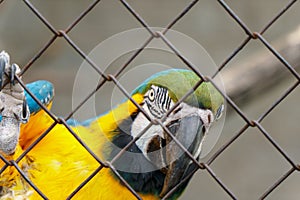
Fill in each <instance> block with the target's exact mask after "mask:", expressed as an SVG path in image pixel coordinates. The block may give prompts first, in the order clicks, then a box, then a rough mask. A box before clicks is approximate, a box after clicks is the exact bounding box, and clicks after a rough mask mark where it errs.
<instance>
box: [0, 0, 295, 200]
mask: <svg viewBox="0 0 300 200" xmlns="http://www.w3.org/2000/svg"><path fill="white" fill-rule="evenodd" d="M2 2H3V1H0V6H1V3H2ZM23 2H24V3H25V5H26V6H27V7H28V8H29V9H30V10H31V11H32V13H34V15H35V16H36V17H37V18H38V19H39V20H40V21H41V22H42V23H43V24H44V25H45V26H46V27H47V28H48V29H49V30H50V31H51V33H52V35H51V37H49V41H48V42H47V43H46V44H45V45H44V46H43V47H42V48H41V49H40V51H39V52H37V53H36V55H34V56H33V57H32V59H31V60H30V61H29V62H28V63H27V64H26V65H24V66H23V67H22V72H21V75H23V74H25V73H26V72H27V70H28V69H30V68H31V66H32V64H33V63H35V62H36V61H37V60H38V59H39V58H40V57H41V55H43V54H44V53H46V52H47V49H48V48H49V47H50V46H51V45H53V43H54V41H56V40H57V39H58V38H63V39H65V40H66V42H67V43H68V44H69V45H70V46H71V47H72V48H73V49H74V50H75V51H76V52H77V53H78V55H79V56H81V57H82V58H83V59H84V60H85V61H87V62H88V64H89V65H90V67H91V68H93V69H94V70H95V72H97V73H98V74H99V76H100V77H102V78H103V79H102V81H101V82H100V83H98V85H95V89H94V90H93V91H92V92H91V93H90V94H89V95H87V96H86V97H85V98H84V100H82V102H81V103H79V104H78V105H77V106H76V107H75V108H74V109H73V110H72V111H71V112H70V113H68V114H67V115H66V116H67V117H65V118H64V119H63V118H59V117H57V116H55V114H53V113H52V112H51V111H50V110H48V109H47V108H46V107H45V106H44V105H43V104H42V103H41V102H40V101H39V100H38V99H37V98H36V97H35V96H34V95H33V94H32V93H31V92H30V91H29V90H28V88H26V85H25V84H24V83H23V82H22V80H21V79H20V78H19V77H16V79H17V81H18V82H19V83H20V84H21V85H22V87H23V88H24V89H25V90H26V91H27V92H28V93H29V95H30V96H32V98H34V100H35V101H36V102H38V104H39V105H40V106H41V108H42V109H43V110H45V111H46V113H47V114H48V115H49V116H50V117H51V118H52V119H53V120H54V123H53V124H52V125H51V126H50V127H49V128H48V129H47V130H46V131H45V132H44V133H43V134H42V135H41V136H40V137H39V138H38V139H37V140H36V141H35V142H33V143H32V144H31V145H30V146H29V147H28V148H27V149H26V150H25V151H24V153H23V154H22V155H21V156H20V157H19V158H17V159H16V160H15V161H14V160H6V159H5V158H4V157H3V156H1V155H0V158H1V160H2V161H3V162H4V163H5V165H4V166H3V168H2V169H1V170H0V173H3V171H4V170H5V169H6V168H7V167H8V166H14V167H15V168H16V169H17V171H18V172H19V173H20V175H21V176H22V177H23V178H24V179H25V181H26V182H28V183H29V184H30V186H31V187H32V188H33V189H34V190H35V191H36V192H37V193H38V194H39V195H40V196H41V197H42V198H44V199H47V196H46V195H45V194H43V192H42V191H40V190H39V188H38V187H37V186H35V184H34V183H33V182H32V181H31V180H30V179H29V178H28V177H27V175H26V173H24V172H22V169H21V168H20V167H19V166H18V162H20V160H21V159H22V158H24V156H26V154H27V153H28V152H30V151H31V150H32V149H33V148H34V147H35V146H36V145H37V144H38V143H39V142H40V141H41V140H43V138H44V137H45V136H46V135H47V134H48V133H49V132H50V131H51V130H52V129H53V128H54V127H55V126H56V125H57V124H62V125H64V126H65V127H66V128H67V130H68V131H69V132H70V134H72V135H73V136H74V138H75V139H76V140H77V141H78V142H79V143H80V144H81V145H82V146H83V147H84V148H85V149H86V150H87V152H89V153H90V154H91V155H92V156H93V157H94V158H95V160H97V162H98V163H99V167H98V168H97V169H96V170H95V171H94V172H93V173H92V174H91V175H90V176H89V177H87V178H86V180H85V181H83V182H82V184H80V185H78V187H77V188H76V189H75V190H74V191H73V192H72V193H71V194H69V197H68V199H72V197H73V196H75V195H76V193H77V192H78V191H80V190H81V189H82V188H83V187H84V186H85V185H86V184H87V183H88V182H89V181H90V180H91V179H93V177H94V176H95V175H97V173H99V172H101V170H102V169H103V168H110V169H111V171H112V172H113V173H114V174H115V175H116V176H117V177H118V178H119V180H120V181H121V182H122V183H123V185H124V186H125V187H126V188H127V189H128V190H129V191H130V192H131V193H132V194H133V195H134V196H135V197H136V198H137V199H142V198H141V197H140V196H139V194H138V193H137V192H136V191H135V190H134V189H133V188H132V187H131V186H130V184H129V183H127V182H126V180H125V179H124V178H123V177H122V176H121V175H120V174H119V173H118V171H117V170H116V169H115V167H114V162H115V161H116V160H118V159H119V157H121V156H122V154H123V153H124V152H125V151H126V149H127V148H129V147H130V146H131V145H132V144H133V143H134V142H135V141H136V140H137V139H138V137H137V138H135V139H134V140H132V141H131V142H130V143H129V144H128V145H127V146H126V147H125V148H124V149H123V150H122V151H120V152H119V153H118V154H117V155H116V156H115V157H114V158H113V159H112V160H111V161H104V160H101V159H99V158H98V157H97V156H96V155H95V154H94V153H93V152H92V150H90V149H89V147H88V145H87V144H85V143H84V142H83V141H82V140H81V139H80V137H78V136H77V135H76V133H75V132H74V131H73V130H72V128H71V127H70V126H69V125H68V124H67V123H66V120H68V119H70V118H71V117H72V116H73V115H74V113H76V112H77V111H78V110H79V109H80V108H81V107H82V106H83V105H84V104H86V103H87V101H88V100H89V99H90V98H91V97H92V96H93V95H94V94H95V93H96V92H97V91H98V90H99V89H100V88H101V87H102V86H103V85H105V84H106V83H107V82H112V83H114V84H115V85H116V87H118V88H119V89H120V91H121V92H122V93H123V94H124V95H125V96H126V97H127V98H128V99H130V101H132V102H133V103H134V104H135V106H136V107H137V108H138V109H139V110H140V111H141V112H143V113H144V115H145V116H146V117H147V118H148V119H149V121H151V123H150V124H149V126H148V127H147V128H146V129H145V130H143V131H142V132H141V133H140V134H139V136H141V135H142V134H144V133H145V132H146V130H147V129H148V128H149V127H150V126H151V125H152V124H159V125H160V126H162V127H163V129H164V130H165V131H166V132H167V133H168V134H169V135H170V136H171V137H173V139H174V140H175V142H176V143H177V144H178V145H179V146H180V147H181V148H182V149H183V150H184V151H185V152H186V154H187V155H188V156H189V157H190V159H191V161H192V162H194V163H195V165H196V166H197V168H196V169H195V170H193V171H192V172H191V173H190V175H188V176H187V177H186V178H185V179H183V180H182V181H181V182H180V183H178V184H177V185H176V186H175V187H174V188H173V189H172V190H170V191H169V192H168V193H167V194H166V195H165V196H164V197H163V199H167V198H168V197H169V196H170V195H171V194H172V193H173V192H174V191H175V190H176V189H177V188H178V187H180V185H182V184H184V183H185V181H186V180H188V179H189V177H191V176H192V175H193V174H194V173H195V172H196V171H197V170H202V171H206V173H207V174H209V175H210V176H211V177H212V179H213V180H215V182H216V183H217V184H218V185H220V187H221V188H222V189H223V190H224V191H225V192H226V194H228V196H229V197H230V198H232V199H238V198H237V195H236V194H235V193H234V192H233V191H232V190H231V189H230V187H229V186H228V185H226V184H225V183H223V182H222V180H221V179H220V178H219V177H218V174H217V173H216V172H214V171H213V169H212V168H211V167H210V165H211V164H212V163H214V162H215V160H216V159H217V158H218V157H219V156H220V155H221V154H222V153H223V152H224V151H225V150H226V149H227V148H229V147H230V146H231V144H233V142H234V141H236V140H237V139H238V138H239V137H240V136H241V135H243V134H244V133H245V132H246V131H247V130H248V129H257V130H258V131H259V132H260V133H261V134H262V135H263V136H264V137H265V138H266V139H267V140H268V142H269V143H270V144H272V145H273V146H274V150H276V151H278V152H279V153H280V154H281V156H282V157H283V158H284V159H285V160H286V162H288V163H289V164H290V169H289V170H288V171H287V172H286V173H285V174H284V175H283V176H282V177H280V178H279V179H278V180H277V181H275V182H274V183H273V184H272V185H270V186H269V187H268V188H267V189H265V191H264V192H263V193H262V194H261V196H260V199H264V198H266V197H267V196H269V195H270V194H271V193H272V192H273V191H274V190H275V189H276V188H277V187H278V186H279V185H281V184H282V183H283V182H284V181H285V180H286V179H287V178H288V177H289V176H291V174H293V173H295V172H296V171H299V169H300V167H299V165H298V164H297V162H296V161H294V160H293V159H292V158H291V157H290V156H289V155H288V153H286V152H285V150H284V148H282V147H281V146H280V145H279V144H278V143H277V142H276V140H274V139H273V138H272V136H271V135H270V134H269V133H268V131H266V130H265V129H264V127H263V125H262V121H263V120H264V119H265V118H266V117H267V116H268V115H269V114H270V113H272V111H273V110H274V109H275V108H276V107H277V106H278V105H279V104H280V103H281V102H282V101H283V100H284V99H285V98H287V97H288V96H289V95H290V94H291V93H293V91H295V89H296V88H297V87H298V85H299V80H300V76H299V74H298V72H297V71H296V70H295V69H294V67H293V66H292V65H290V64H289V62H288V61H287V60H286V59H285V58H284V57H283V56H282V55H280V53H278V51H277V50H276V49H275V48H274V47H273V46H272V45H271V44H270V43H269V42H268V41H267V40H266V39H265V38H264V36H263V35H264V33H265V32H266V31H267V30H268V29H269V28H270V27H272V25H273V24H274V23H275V22H276V21H277V20H278V19H279V18H280V17H281V16H283V15H284V14H285V13H286V12H288V11H289V9H290V8H291V7H292V6H293V5H294V4H295V3H296V2H297V0H292V1H290V2H288V3H287V4H286V5H285V6H284V7H283V8H282V10H280V11H279V12H278V13H277V14H276V15H275V16H274V17H273V18H272V19H270V21H269V22H268V23H267V24H266V25H265V26H264V27H263V28H262V29H261V30H260V31H259V32H255V31H252V30H251V29H250V28H249V27H248V26H247V24H246V23H245V22H243V20H241V19H240V18H239V16H238V15H237V14H236V13H235V12H234V11H233V10H232V9H231V7H230V6H229V5H228V4H227V3H226V2H225V1H223V0H218V3H219V4H220V5H221V6H222V7H223V8H224V12H227V13H228V14H229V15H230V17H231V18H232V20H234V21H235V22H236V23H237V24H238V25H239V26H240V27H241V28H242V29H243V30H244V32H245V34H246V39H245V40H244V41H242V42H241V44H240V45H239V46H238V47H237V48H236V49H235V50H234V51H233V52H232V53H231V54H230V55H229V56H228V57H227V58H226V59H225V60H224V62H223V63H222V64H220V66H219V67H218V70H217V71H216V72H215V73H214V75H213V76H212V77H205V76H204V75H202V74H201V72H200V71H198V70H197V68H196V67H195V66H193V64H192V63H191V62H190V61H189V60H188V59H187V58H185V57H184V55H182V54H181V53H180V52H179V51H178V50H177V48H176V46H175V45H174V44H172V42H171V41H169V40H168V38H167V37H166V36H165V34H166V33H167V32H168V30H169V29H171V28H172V27H173V26H174V25H175V24H176V23H178V22H179V21H180V20H181V19H182V18H184V17H185V15H186V14H187V13H189V12H190V10H191V9H192V8H193V7H194V6H195V5H196V4H197V3H199V1H198V0H194V1H191V2H189V3H188V4H187V6H186V7H185V8H184V9H183V10H182V11H181V12H179V13H178V15H177V16H175V17H174V18H173V19H172V20H171V21H170V22H169V23H168V24H167V26H166V27H165V28H164V29H163V31H155V30H153V29H152V28H151V26H149V24H147V23H146V21H145V20H144V19H143V17H142V14H140V13H138V12H136V11H135V10H134V8H133V7H132V6H131V5H130V3H128V2H127V1H125V0H121V1H120V2H121V6H124V7H125V8H126V9H127V11H128V12H129V13H131V14H132V17H133V18H135V20H137V21H138V23H140V25H141V27H144V28H145V29H146V30H147V31H148V32H149V33H150V36H149V38H148V39H147V40H146V41H145V42H144V43H143V44H141V45H140V48H139V49H138V50H136V51H135V52H134V54H133V55H132V56H131V57H130V58H129V59H128V60H127V61H126V62H125V63H124V65H123V66H121V67H120V68H119V69H118V70H117V71H116V72H115V73H114V74H106V73H105V72H103V71H102V70H101V68H100V67H99V66H97V64H96V63H94V62H93V60H92V59H91V58H89V56H88V55H86V54H85V53H84V51H82V50H81V49H80V46H79V45H77V44H76V42H74V41H73V40H72V38H71V37H70V36H69V35H68V34H69V32H70V31H72V30H73V29H74V27H76V26H77V25H78V24H79V23H80V21H81V20H83V19H84V18H85V17H86V16H87V14H89V13H90V12H92V10H93V8H94V7H95V6H97V5H98V4H99V2H100V0H96V1H94V2H92V3H91V4H90V5H89V6H88V7H87V8H85V9H84V10H83V11H82V12H81V13H80V15H78V16H77V17H76V19H75V20H74V21H73V22H72V23H71V24H69V25H68V26H67V28H66V29H64V30H57V29H56V28H55V27H54V26H53V25H52V24H51V23H50V22H49V21H48V20H47V18H45V17H44V16H43V15H42V13H41V12H40V11H39V10H38V9H37V8H36V7H35V6H34V5H33V4H32V3H31V1H29V0H23ZM154 38H160V39H161V40H162V41H163V42H164V43H165V44H166V45H167V46H168V47H169V48H170V50H171V51H173V52H174V53H175V55H177V56H178V58H179V59H180V60H181V61H182V62H183V63H184V64H185V65H186V66H187V67H188V68H189V69H191V70H193V71H194V72H195V73H196V74H197V75H198V76H199V77H200V78H201V81H200V82H199V83H197V84H196V85H195V86H194V88H197V87H198V86H199V85H200V84H201V83H202V82H203V81H205V82H211V83H212V84H213V85H214V87H216V88H217V90H219V92H220V93H221V94H222V95H223V96H224V98H225V99H226V101H227V103H228V104H229V105H230V106H231V107H232V108H233V110H234V111H235V112H236V113H237V114H238V115H239V116H240V117H241V119H243V121H244V123H245V125H244V126H243V127H241V129H240V131H239V132H238V133H236V134H235V135H234V136H233V137H232V138H231V139H230V140H229V141H227V142H225V143H224V144H223V145H222V146H221V147H220V148H219V149H218V150H217V151H216V153H214V154H213V155H211V156H210V158H209V159H208V161H207V162H205V163H199V162H198V161H197V160H196V159H194V158H193V156H192V155H191V154H190V153H189V152H188V151H187V150H186V149H185V148H184V146H183V145H181V144H180V142H179V141H177V139H176V138H175V137H174V136H173V135H172V134H171V133H170V132H169V131H168V128H167V127H166V126H165V125H164V124H163V123H162V122H163V119H162V120H151V118H150V117H149V116H147V113H146V112H145V111H144V110H143V108H142V107H141V106H140V105H139V104H138V103H137V102H135V101H134V99H132V98H131V97H130V95H129V93H128V92H127V91H126V90H125V89H124V88H123V86H122V85H121V83H120V82H119V81H118V77H119V76H120V74H121V73H122V72H123V71H124V70H125V69H126V68H127V67H128V65H129V64H130V63H131V62H132V61H133V60H134V59H135V58H136V57H137V56H138V55H139V54H140V53H141V52H143V50H144V49H145V48H146V47H147V45H148V44H149V43H150V42H151V41H152V40H153V39H154ZM252 40H258V41H260V42H261V43H262V44H263V45H264V46H265V47H266V48H267V49H268V50H269V51H270V52H271V53H272V54H273V55H274V57H276V58H277V59H278V60H279V61H280V62H281V63H282V67H284V68H286V70H288V71H289V72H290V73H291V74H292V75H293V76H294V77H295V79H296V82H295V83H294V84H293V85H292V86H291V87H289V88H287V90H286V91H285V92H284V93H283V94H282V95H281V96H280V97H279V98H278V99H274V102H273V104H272V105H270V107H269V109H267V110H266V111H265V112H262V113H261V115H260V117H259V118H257V119H251V118H249V117H248V116H247V115H246V114H245V113H244V112H243V111H242V110H241V109H240V108H239V106H238V105H237V104H236V103H235V102H234V101H233V100H232V99H231V98H230V97H229V96H228V95H227V94H225V93H224V92H223V91H222V90H221V89H220V88H218V86H217V85H216V84H215V83H214V80H213V78H214V77H215V76H216V75H217V74H218V73H220V72H221V71H222V70H224V68H226V67H227V66H228V63H229V62H230V61H231V60H232V59H233V58H235V57H236V56H237V55H238V54H239V53H240V52H241V51H242V50H243V48H244V47H245V46H246V45H247V44H248V43H249V42H250V41H252ZM194 88H191V90H190V92H189V93H188V94H186V95H185V96H184V98H186V97H187V96H188V95H190V94H191V93H192V91H193V89H194ZM184 98H182V99H180V100H179V102H178V103H180V102H182V101H183V100H184ZM177 105H178V104H176V105H175V106H174V107H173V109H171V111H169V112H168V114H169V113H170V112H172V110H174V109H175V108H176V106H177Z"/></svg>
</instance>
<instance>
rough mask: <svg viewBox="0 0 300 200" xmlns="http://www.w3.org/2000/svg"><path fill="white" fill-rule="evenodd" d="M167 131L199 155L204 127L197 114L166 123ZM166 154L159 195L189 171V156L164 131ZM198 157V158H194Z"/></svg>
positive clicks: (167, 190) (165, 192) (163, 194)
mask: <svg viewBox="0 0 300 200" xmlns="http://www.w3.org/2000/svg"><path fill="white" fill-rule="evenodd" d="M167 128H168V129H169V131H170V132H171V133H172V134H173V135H174V136H175V137H176V139H177V140H178V141H179V142H180V143H181V144H182V145H183V146H184V147H185V148H186V149H187V150H188V151H189V152H190V153H191V154H192V155H193V156H196V157H199V155H198V154H199V152H200V148H201V144H202V140H203V136H204V133H205V128H204V126H203V123H202V121H201V119H200V116H198V115H189V116H186V117H184V118H181V119H180V120H178V121H176V122H174V123H170V124H169V125H167ZM165 138H166V154H165V160H166V162H167V163H170V164H169V165H168V167H167V170H166V172H165V173H166V176H165V180H164V185H163V189H162V191H161V193H160V197H163V196H165V195H166V194H167V193H168V192H169V191H170V190H171V189H172V188H173V187H175V186H176V185H177V184H178V183H179V182H180V181H181V180H182V179H183V178H184V177H185V176H186V175H188V174H187V171H189V170H188V169H189V166H190V165H191V164H192V163H191V158H190V157H189V156H188V155H187V154H186V153H185V152H184V151H183V150H182V148H180V147H179V145H178V144H177V143H175V142H174V141H173V140H172V138H171V136H170V135H169V134H167V133H165ZM196 159H198V158H196Z"/></svg>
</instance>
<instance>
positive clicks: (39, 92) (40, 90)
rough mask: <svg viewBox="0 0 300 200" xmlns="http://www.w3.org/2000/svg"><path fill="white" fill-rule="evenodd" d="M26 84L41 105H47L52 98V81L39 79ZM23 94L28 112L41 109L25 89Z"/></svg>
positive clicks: (35, 111)
mask: <svg viewBox="0 0 300 200" xmlns="http://www.w3.org/2000/svg"><path fill="white" fill-rule="evenodd" d="M26 86H27V88H28V89H29V90H30V92H31V93H33V94H34V96H35V97H36V98H37V99H39V100H40V102H41V103H42V104H43V105H45V106H47V105H49V103H51V101H52V100H53V96H54V88H53V85H52V83H50V82H48V81H44V80H40V81H35V82H32V83H29V84H27V85H26ZM25 96H26V101H27V104H28V107H29V110H30V113H37V112H38V111H39V110H40V109H41V107H40V106H39V104H38V103H37V102H36V101H35V100H34V99H33V98H32V97H31V96H30V95H29V94H28V93H27V92H26V91H25Z"/></svg>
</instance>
